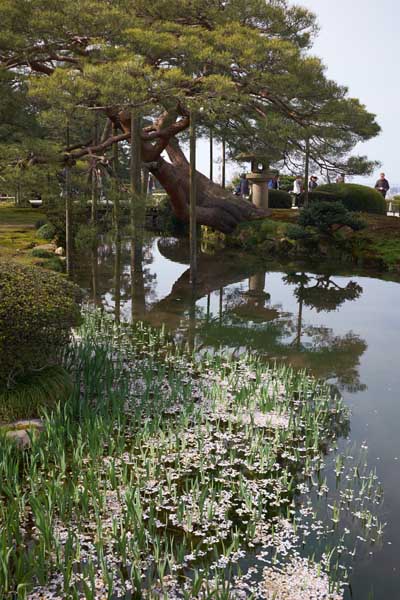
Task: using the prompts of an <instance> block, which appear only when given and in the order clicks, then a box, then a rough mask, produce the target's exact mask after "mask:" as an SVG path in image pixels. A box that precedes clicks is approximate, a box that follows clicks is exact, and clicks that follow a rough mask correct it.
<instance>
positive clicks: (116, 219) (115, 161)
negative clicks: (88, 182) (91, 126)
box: [112, 123, 120, 236]
mask: <svg viewBox="0 0 400 600" xmlns="http://www.w3.org/2000/svg"><path fill="white" fill-rule="evenodd" d="M112 135H113V137H115V136H116V135H117V128H116V126H115V124H114V123H113V126H112ZM113 171H114V182H113V192H114V193H113V221H114V228H115V231H116V232H117V236H118V232H119V219H120V215H119V212H120V211H119V160H118V142H117V143H115V144H113Z"/></svg>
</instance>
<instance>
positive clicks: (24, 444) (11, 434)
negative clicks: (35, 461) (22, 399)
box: [1, 419, 44, 448]
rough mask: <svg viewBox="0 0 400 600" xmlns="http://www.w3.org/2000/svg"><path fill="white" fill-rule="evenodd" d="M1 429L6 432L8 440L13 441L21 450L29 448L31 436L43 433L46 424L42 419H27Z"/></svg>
mask: <svg viewBox="0 0 400 600" xmlns="http://www.w3.org/2000/svg"><path fill="white" fill-rule="evenodd" d="M1 429H3V430H5V431H6V438H7V439H9V440H12V441H13V442H14V443H15V444H16V445H17V446H18V447H19V448H29V447H30V445H31V439H30V436H32V434H33V435H35V434H37V433H39V432H40V431H43V429H44V424H43V421H41V420H40V419H25V420H21V421H15V422H14V423H9V424H8V425H3V427H2V428H1Z"/></svg>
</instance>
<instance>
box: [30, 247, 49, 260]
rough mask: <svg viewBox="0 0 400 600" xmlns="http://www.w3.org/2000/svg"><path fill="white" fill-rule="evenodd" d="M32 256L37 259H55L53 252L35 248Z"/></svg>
mask: <svg viewBox="0 0 400 600" xmlns="http://www.w3.org/2000/svg"><path fill="white" fill-rule="evenodd" d="M31 254H32V256H34V257H35V258H53V256H54V252H51V251H50V250H43V248H33V250H32V251H31Z"/></svg>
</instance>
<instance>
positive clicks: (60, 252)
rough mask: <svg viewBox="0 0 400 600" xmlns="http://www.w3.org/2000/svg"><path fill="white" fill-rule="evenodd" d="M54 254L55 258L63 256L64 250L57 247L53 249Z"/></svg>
mask: <svg viewBox="0 0 400 600" xmlns="http://www.w3.org/2000/svg"><path fill="white" fill-rule="evenodd" d="M54 254H57V256H63V255H64V248H63V247H62V246H59V247H58V248H56V249H55V251H54Z"/></svg>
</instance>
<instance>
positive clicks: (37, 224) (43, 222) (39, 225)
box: [35, 219, 47, 229]
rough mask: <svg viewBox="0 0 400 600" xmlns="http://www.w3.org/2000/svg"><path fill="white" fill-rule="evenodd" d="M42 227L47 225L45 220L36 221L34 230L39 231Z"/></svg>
mask: <svg viewBox="0 0 400 600" xmlns="http://www.w3.org/2000/svg"><path fill="white" fill-rule="evenodd" d="M43 225H47V219H38V220H37V221H36V223H35V229H40V228H41V227H43Z"/></svg>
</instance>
